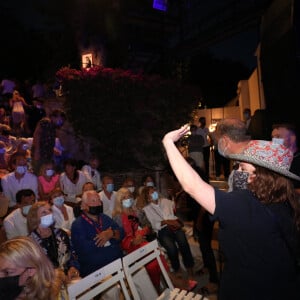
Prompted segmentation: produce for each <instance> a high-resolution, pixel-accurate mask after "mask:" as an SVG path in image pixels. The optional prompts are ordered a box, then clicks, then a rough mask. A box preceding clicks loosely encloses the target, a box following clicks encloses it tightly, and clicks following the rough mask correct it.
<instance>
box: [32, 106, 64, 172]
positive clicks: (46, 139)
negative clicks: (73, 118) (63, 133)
mask: <svg viewBox="0 0 300 300" xmlns="http://www.w3.org/2000/svg"><path fill="white" fill-rule="evenodd" d="M65 120H66V115H65V112H64V111H62V110H61V109H55V110H54V111H53V112H52V113H51V114H50V116H49V117H44V118H42V119H41V120H40V121H39V122H38V123H37V126H36V128H35V131H34V133H33V141H32V148H31V156H32V165H33V169H34V172H35V174H39V170H40V166H41V165H42V164H43V163H45V162H48V161H51V160H53V159H54V148H55V147H54V146H55V139H56V136H57V133H56V130H57V129H59V128H61V127H62V126H63V125H64V123H65Z"/></svg>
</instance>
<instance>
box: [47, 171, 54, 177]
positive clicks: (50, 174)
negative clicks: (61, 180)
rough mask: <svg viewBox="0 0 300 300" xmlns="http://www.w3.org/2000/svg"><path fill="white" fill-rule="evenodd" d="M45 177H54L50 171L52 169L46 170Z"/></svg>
mask: <svg viewBox="0 0 300 300" xmlns="http://www.w3.org/2000/svg"><path fill="white" fill-rule="evenodd" d="M46 175H47V176H48V177H51V176H53V175H54V170H52V169H48V170H46Z"/></svg>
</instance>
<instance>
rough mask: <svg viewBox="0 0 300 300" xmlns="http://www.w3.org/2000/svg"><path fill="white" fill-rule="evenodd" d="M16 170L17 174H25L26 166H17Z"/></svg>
mask: <svg viewBox="0 0 300 300" xmlns="http://www.w3.org/2000/svg"><path fill="white" fill-rule="evenodd" d="M16 172H17V173H19V174H25V173H26V172H27V167H26V166H17V168H16Z"/></svg>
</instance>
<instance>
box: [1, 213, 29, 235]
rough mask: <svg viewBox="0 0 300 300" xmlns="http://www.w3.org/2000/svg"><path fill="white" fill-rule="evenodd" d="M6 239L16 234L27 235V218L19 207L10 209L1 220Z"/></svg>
mask: <svg viewBox="0 0 300 300" xmlns="http://www.w3.org/2000/svg"><path fill="white" fill-rule="evenodd" d="M3 226H4V229H5V233H6V237H7V239H8V240H10V239H12V238H14V237H16V236H27V235H28V229H27V219H26V218H25V217H24V216H23V215H22V211H21V208H17V209H15V210H14V211H12V212H11V213H10V214H9V215H8V216H7V217H6V218H5V219H4V221H3Z"/></svg>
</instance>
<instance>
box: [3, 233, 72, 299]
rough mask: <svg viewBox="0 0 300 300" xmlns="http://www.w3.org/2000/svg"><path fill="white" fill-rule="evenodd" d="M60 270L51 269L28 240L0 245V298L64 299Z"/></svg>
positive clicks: (46, 260)
mask: <svg viewBox="0 0 300 300" xmlns="http://www.w3.org/2000/svg"><path fill="white" fill-rule="evenodd" d="M65 284H66V281H65V276H64V274H63V271H62V270H61V269H56V270H55V269H54V267H53V265H52V264H51V262H50V260H49V259H48V258H47V256H46V255H45V253H44V252H43V250H42V249H41V247H40V246H39V245H38V244H37V243H36V242H35V241H34V240H32V239H31V238H30V237H17V238H14V239H11V240H8V241H6V242H4V243H3V244H1V245H0V299H5V300H14V299H18V300H20V299H26V300H29V299H32V300H33V299H35V300H56V299H67V298H66V296H67V293H66V285H65Z"/></svg>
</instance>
